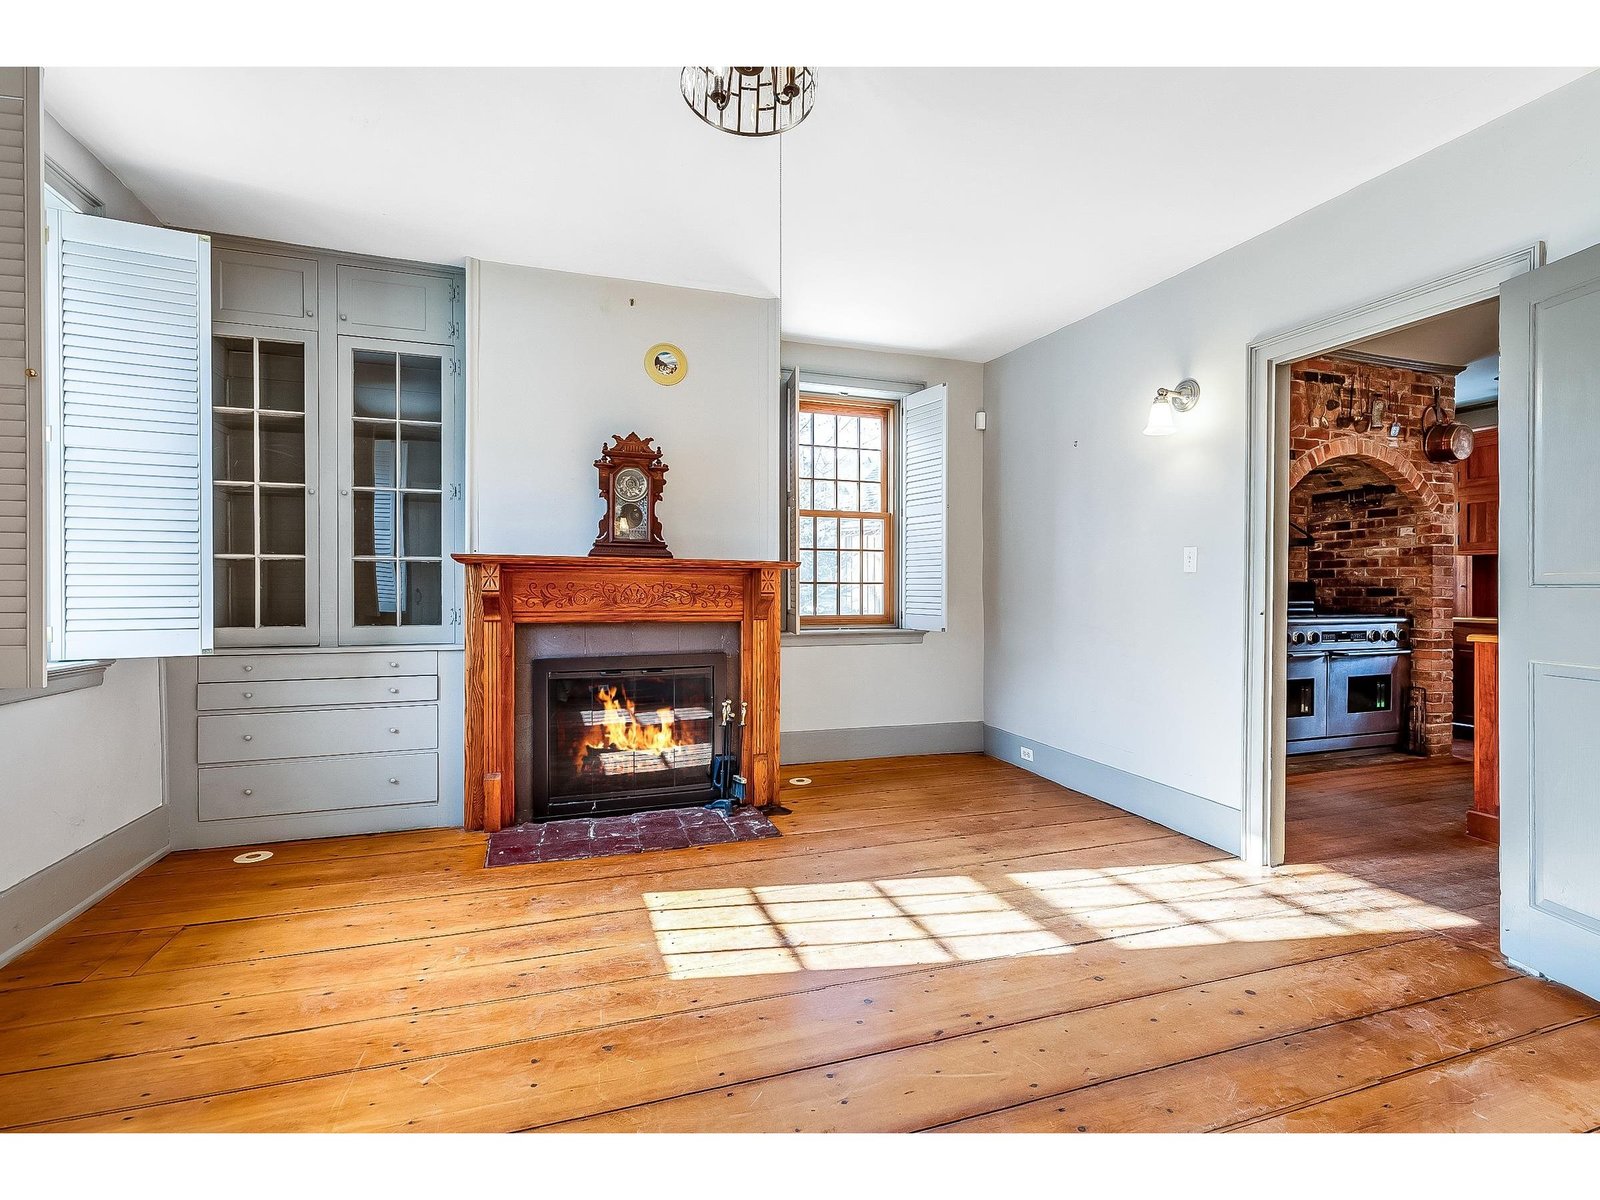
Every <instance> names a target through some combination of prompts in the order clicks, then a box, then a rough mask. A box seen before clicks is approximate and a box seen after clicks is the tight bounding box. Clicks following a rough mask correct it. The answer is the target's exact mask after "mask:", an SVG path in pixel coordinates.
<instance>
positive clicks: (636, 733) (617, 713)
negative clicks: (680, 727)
mask: <svg viewBox="0 0 1600 1200" xmlns="http://www.w3.org/2000/svg"><path fill="white" fill-rule="evenodd" d="M619 696H620V699H619ZM595 698H596V699H598V700H599V701H600V704H601V707H602V710H603V713H604V715H603V717H602V719H601V722H600V724H599V725H597V726H595V728H594V730H593V731H592V732H591V733H589V734H588V735H587V736H586V737H585V738H584V739H583V741H582V743H581V744H580V745H579V746H578V749H577V754H576V755H575V756H574V759H573V761H574V765H575V766H576V767H577V768H578V770H580V771H581V770H583V768H584V764H585V761H586V760H587V758H588V756H589V751H590V750H596V751H600V752H609V751H614V750H624V751H635V752H643V753H646V754H665V753H666V752H667V751H668V750H672V749H674V748H676V747H677V746H678V745H679V742H678V740H677V738H676V736H675V733H674V726H675V724H676V722H677V714H676V713H674V712H673V710H672V709H670V708H658V709H656V710H655V717H656V719H655V723H654V724H650V723H648V722H645V721H640V720H639V717H638V714H637V713H636V711H635V710H634V706H633V700H632V699H631V698H630V697H629V696H628V694H627V693H626V692H624V691H623V690H622V689H621V688H620V687H603V688H599V689H597V690H596V692H595Z"/></svg>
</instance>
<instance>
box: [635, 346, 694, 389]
mask: <svg viewBox="0 0 1600 1200" xmlns="http://www.w3.org/2000/svg"><path fill="white" fill-rule="evenodd" d="M644 373H645V374H646V375H648V376H650V378H651V379H654V380H655V381H656V382H657V383H659V384H660V385H661V386H662V387H671V386H672V385H673V384H675V383H682V382H683V377H684V376H685V375H687V374H688V373H689V360H688V359H687V358H686V357H684V353H683V351H682V350H680V349H678V347H676V346H674V345H673V344H672V343H671V342H657V343H656V344H655V345H654V346H651V347H650V349H648V350H646V351H645V353H644Z"/></svg>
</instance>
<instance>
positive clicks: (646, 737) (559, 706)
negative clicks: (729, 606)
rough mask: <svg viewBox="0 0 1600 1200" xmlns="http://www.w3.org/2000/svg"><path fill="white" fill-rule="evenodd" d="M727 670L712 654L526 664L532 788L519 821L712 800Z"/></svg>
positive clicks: (722, 657) (728, 697)
mask: <svg viewBox="0 0 1600 1200" xmlns="http://www.w3.org/2000/svg"><path fill="white" fill-rule="evenodd" d="M731 665H732V664H731V660H730V657H729V656H728V655H727V654H722V653H718V652H715V651H699V652H693V653H687V654H629V655H620V656H604V657H592V656H591V657H583V658H556V659H536V660H534V661H533V663H532V664H531V666H532V671H531V680H530V682H531V686H530V689H529V690H530V692H531V695H530V699H531V700H532V705H531V708H532V712H531V718H532V729H531V737H530V739H529V749H530V751H531V763H530V766H531V779H530V783H531V787H530V788H529V789H528V792H527V801H526V803H527V810H526V811H524V812H519V813H518V814H517V818H518V820H519V821H529V820H531V821H550V820H559V819H560V818H563V817H576V816H591V815H607V814H615V813H627V812H638V811H640V810H643V809H652V808H668V807H673V806H678V805H693V804H704V803H705V802H706V801H708V800H712V799H715V797H716V794H717V792H716V789H715V787H714V786H713V784H712V778H711V775H712V758H713V757H714V755H716V754H717V753H719V752H720V751H722V750H723V749H726V747H724V746H721V745H719V744H718V739H719V738H724V737H726V733H727V731H726V730H725V729H723V728H722V724H721V720H720V714H721V712H722V705H723V702H724V701H727V702H729V703H730V704H731V703H732V702H733V701H734V699H735V697H734V695H733V693H732V692H731V691H730V690H729V680H730V678H731V677H732V674H733V672H732V670H731Z"/></svg>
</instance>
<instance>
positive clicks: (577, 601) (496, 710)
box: [454, 554, 799, 833]
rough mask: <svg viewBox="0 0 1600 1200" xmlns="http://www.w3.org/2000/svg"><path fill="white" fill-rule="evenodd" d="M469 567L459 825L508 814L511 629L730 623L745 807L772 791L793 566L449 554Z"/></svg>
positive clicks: (512, 793) (512, 800)
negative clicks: (745, 721) (745, 713)
mask: <svg viewBox="0 0 1600 1200" xmlns="http://www.w3.org/2000/svg"><path fill="white" fill-rule="evenodd" d="M454 557H455V560H456V561H457V562H459V563H461V564H462V565H463V566H465V567H466V569H467V661H466V683H467V714H466V726H467V728H466V827H467V828H468V829H483V830H487V831H489V832H491V833H492V832H494V831H495V830H497V829H502V828H504V827H506V826H507V825H510V824H512V823H513V822H514V821H515V819H516V816H515V814H516V811H517V803H516V783H515V781H516V765H515V756H516V721H517V714H516V712H515V707H516V678H517V677H516V668H515V662H514V657H513V656H514V653H515V646H516V627H517V626H518V625H530V624H537V623H545V624H553V623H557V622H560V623H583V622H595V623H607V624H620V623H622V622H627V621H700V622H706V621H726V622H729V623H732V622H735V621H736V622H738V624H739V695H740V697H741V699H743V700H744V701H745V702H746V703H748V704H749V706H750V708H749V712H750V718H749V719H750V723H749V726H748V727H747V728H746V730H745V739H744V763H743V770H742V772H741V773H742V774H743V775H744V777H745V778H746V779H747V780H748V781H749V802H750V803H751V804H757V805H761V804H767V803H769V802H771V801H773V800H776V799H777V795H778V661H779V660H778V646H779V641H780V638H781V635H782V614H781V610H780V607H779V603H778V597H779V595H780V593H781V588H782V578H783V572H784V571H786V570H789V569H791V568H793V567H795V566H798V565H799V564H797V563H792V562H744V561H726V560H721V559H694V558H691V559H683V558H665V559H664V558H558V557H548V556H543V555H525V554H457V555H455V556H454Z"/></svg>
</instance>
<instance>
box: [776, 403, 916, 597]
mask: <svg viewBox="0 0 1600 1200" xmlns="http://www.w3.org/2000/svg"><path fill="white" fill-rule="evenodd" d="M893 446H894V405H893V404H890V403H885V402H881V401H874V402H866V401H863V402H853V403H852V402H841V401H838V400H829V399H824V398H821V397H817V396H805V395H803V396H802V397H801V398H800V411H799V418H798V420H797V422H796V425H795V490H796V497H797V500H796V508H797V512H798V517H799V537H798V550H799V553H798V558H799V561H800V570H799V572H798V574H797V586H798V590H799V595H798V604H799V614H800V624H801V625H802V626H824V625H831V626H840V625H893V624H894V620H895V610H894V599H895V598H894V587H893V583H892V581H893V580H894V579H895V577H896V575H895V560H894V552H895V551H894V496H895V489H894V455H893V453H892V448H893Z"/></svg>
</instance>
